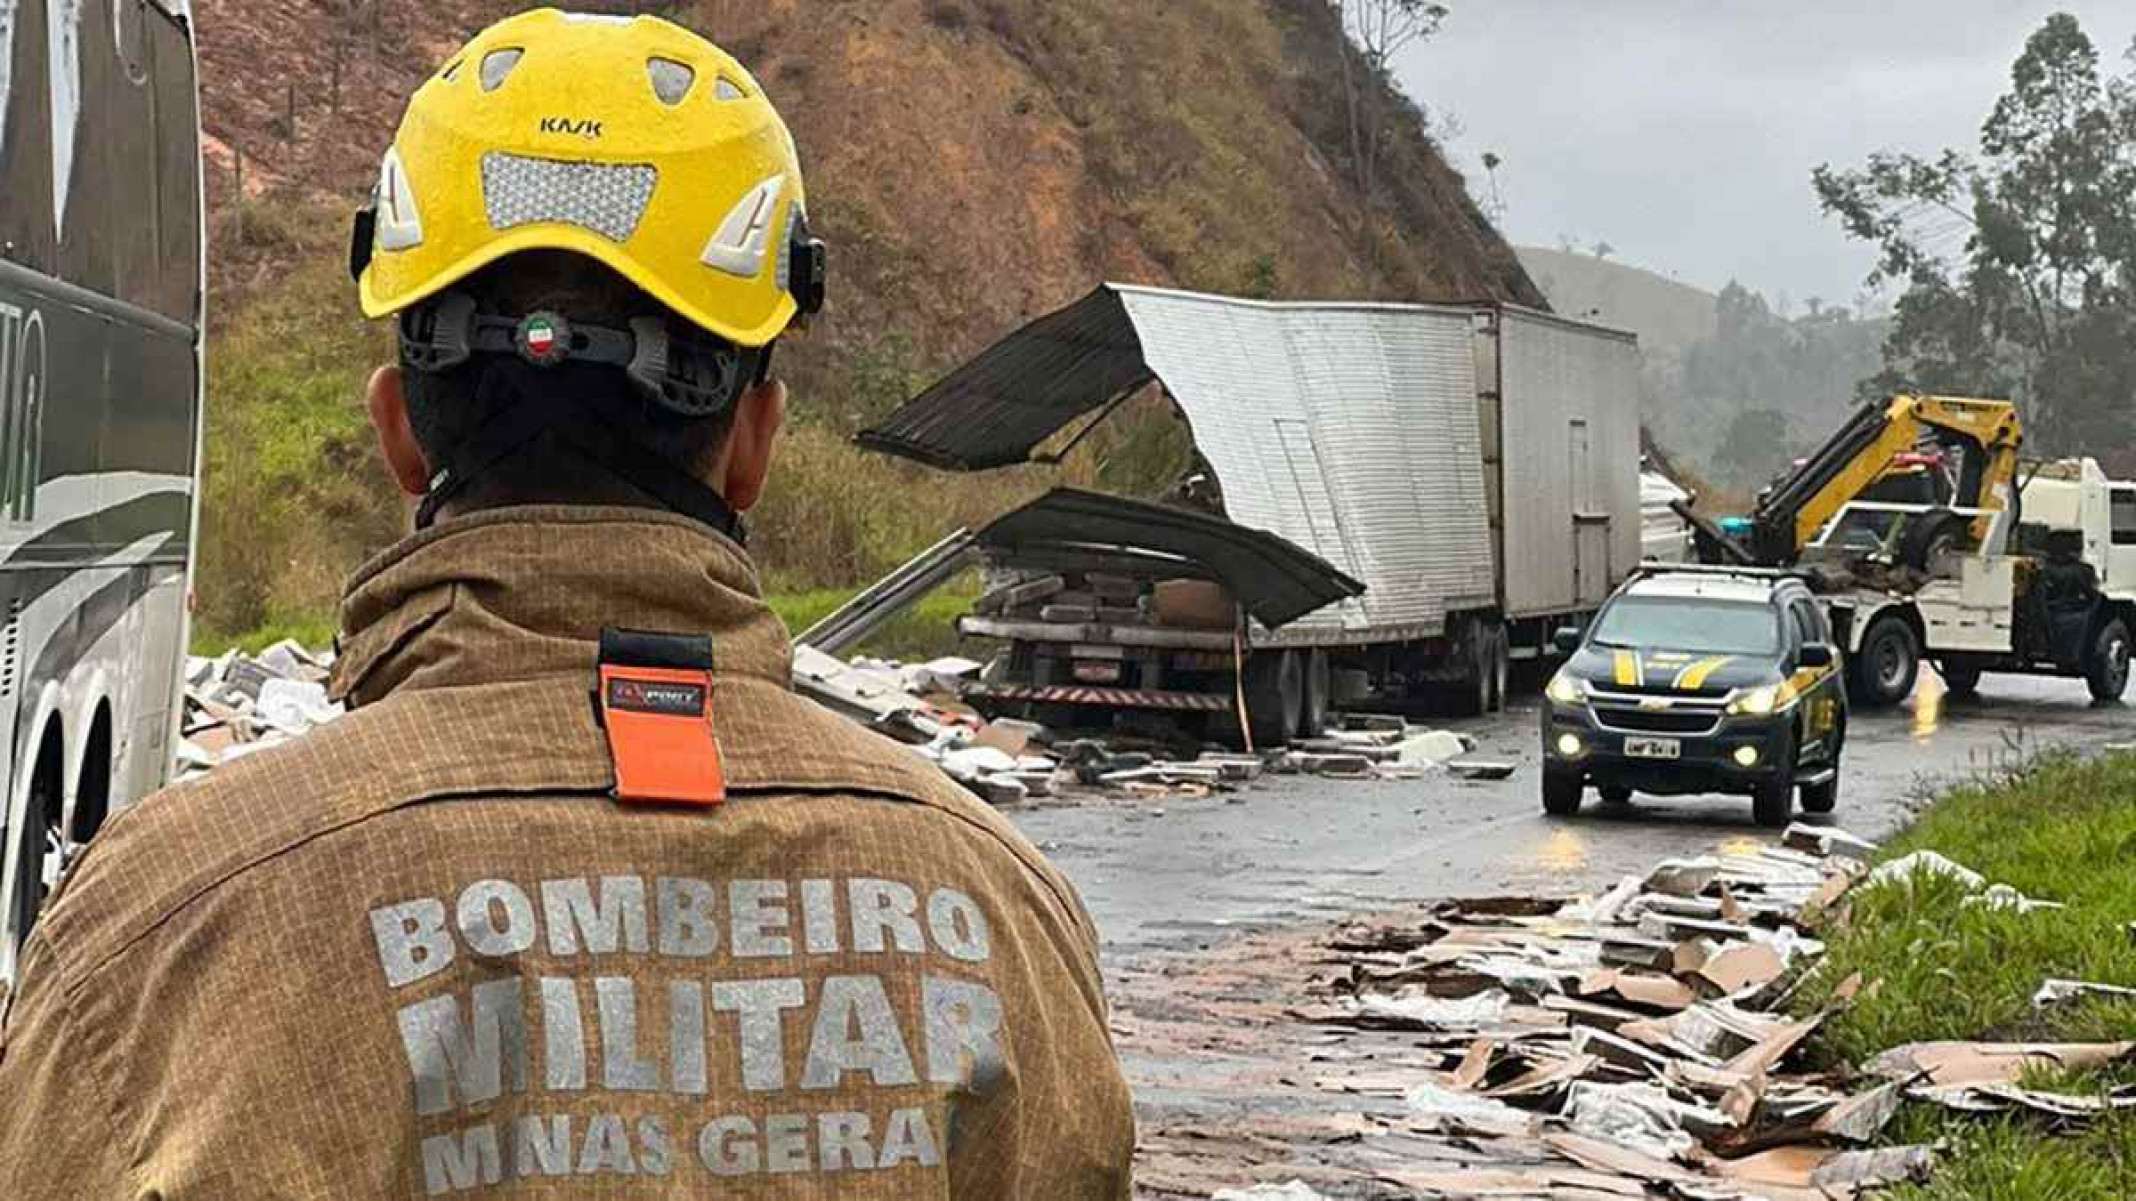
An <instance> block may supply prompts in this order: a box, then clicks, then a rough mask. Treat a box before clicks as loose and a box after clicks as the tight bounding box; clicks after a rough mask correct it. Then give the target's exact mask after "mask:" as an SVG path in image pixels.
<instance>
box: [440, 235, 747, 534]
mask: <svg viewBox="0 0 2136 1201" xmlns="http://www.w3.org/2000/svg"><path fill="white" fill-rule="evenodd" d="M456 287H457V290H459V291H461V292H465V293H467V294H468V295H470V296H472V297H474V299H475V304H476V306H477V307H478V308H479V309H480V310H481V311H482V312H485V313H494V314H500V315H507V316H521V315H524V314H527V313H533V312H538V311H547V312H553V313H557V314H559V315H561V316H563V317H565V318H566V319H568V320H570V321H575V322H578V323H582V324H592V325H606V326H611V327H614V328H617V329H623V328H628V326H629V324H630V321H631V319H632V318H634V317H646V316H668V311H667V310H666V309H665V308H664V307H662V306H661V304H660V302H659V301H657V300H654V299H653V298H652V297H651V296H649V295H647V294H646V293H645V292H643V291H641V290H640V289H639V288H638V287H636V286H635V285H633V284H632V283H631V282H630V281H628V280H626V279H624V278H623V277H622V276H621V275H618V274H616V273H615V272H614V271H612V270H610V269H609V268H608V267H607V266H605V265H604V264H601V263H599V262H596V261H595V260H593V259H590V258H587V257H585V256H584V255H578V254H572V253H571V252H569V251H563V250H533V251H526V252H523V253H520V254H515V255H509V256H507V257H505V258H503V259H499V260H498V261H497V262H495V263H492V264H491V265H489V266H488V267H485V268H483V269H482V270H481V271H478V272H476V273H475V274H474V275H471V276H469V277H468V278H467V279H465V280H462V281H461V282H460V283H459V284H458V285H456ZM670 319H671V320H679V318H672V317H670ZM495 362H496V360H495V359H493V358H491V357H489V356H485V355H476V356H475V357H474V358H471V359H469V360H468V361H467V362H465V363H462V364H460V365H459V366H457V367H453V368H450V369H448V370H445V371H438V372H430V371H418V370H415V369H413V368H404V369H403V372H402V380H403V389H404V391H405V393H406V395H407V399H408V424H409V426H410V427H411V428H412V429H413V431H414V434H415V440H416V443H417V445H419V446H421V447H422V450H423V457H424V458H425V459H426V460H427V461H428V462H429V463H430V465H431V467H432V469H433V470H435V469H436V468H437V467H438V466H439V465H440V464H442V463H443V462H445V461H446V460H447V459H448V458H449V457H450V456H451V454H452V452H453V451H454V450H455V449H456V448H457V447H459V446H460V445H461V444H462V443H464V442H465V441H466V440H467V439H468V438H469V437H470V436H472V435H473V434H474V433H475V431H477V430H479V429H481V428H482V426H483V425H485V424H486V423H488V422H489V420H490V419H491V418H492V417H494V416H496V414H497V411H498V404H497V402H494V401H491V400H486V399H485V398H484V396H483V387H482V385H483V380H484V377H485V375H486V373H487V372H488V371H489V370H490V369H491V368H492V366H493V365H494V364H495ZM553 386H554V387H556V388H557V389H559V390H560V391H562V392H564V393H566V394H567V395H569V396H570V398H571V399H572V400H573V401H574V402H575V403H578V404H582V405H585V406H586V407H587V408H589V409H591V410H592V411H593V412H595V413H596V414H598V415H599V416H600V418H601V420H602V421H603V422H604V423H605V424H607V425H608V427H609V428H610V429H612V430H614V431H616V432H617V433H618V434H621V435H622V436H624V437H625V438H628V439H629V440H630V441H633V442H636V443H637V444H639V445H640V446H643V447H645V448H646V449H648V450H651V451H653V452H654V453H656V454H658V455H660V456H661V457H663V458H665V459H667V460H669V461H670V462H673V463H676V464H678V465H680V466H683V467H685V468H702V467H705V466H708V465H709V463H710V460H711V458H712V456H713V455H714V454H716V453H718V451H719V448H720V446H721V445H722V444H723V443H725V442H726V440H727V433H728V431H729V430H730V429H732V428H733V424H734V410H733V408H732V407H731V406H730V407H728V408H726V409H724V410H722V411H720V412H719V413H717V414H715V415H713V416H711V417H699V418H684V417H679V416H677V415H675V414H673V413H671V412H669V411H668V410H666V409H664V408H662V407H660V406H659V405H656V404H654V403H653V402H652V401H650V400H649V399H647V398H646V397H645V396H644V395H643V394H641V393H639V392H638V391H637V390H636V389H635V388H634V387H633V386H632V385H631V384H630V382H629V380H628V379H627V377H626V376H625V375H624V372H623V369H622V368H621V367H605V366H583V365H576V364H573V365H569V366H566V367H565V368H563V369H560V370H558V371H557V372H556V373H555V376H554V380H553ZM649 502H650V498H649V497H647V496H646V495H644V494H643V493H640V492H639V491H637V490H636V489H634V488H633V487H631V485H630V482H629V481H628V480H625V479H622V478H619V477H618V476H616V475H615V473H613V472H611V471H609V470H608V469H606V468H604V467H601V466H600V465H598V464H596V463H595V462H594V461H593V460H591V459H589V458H587V457H586V456H584V455H583V454H581V453H579V452H577V451H575V450H573V449H572V448H571V445H570V444H569V443H568V442H567V441H566V440H564V439H562V438H559V437H555V436H553V435H552V436H544V437H541V438H537V439H535V440H534V441H533V442H530V443H528V444H527V445H526V446H525V447H524V448H523V449H521V450H520V451H519V452H518V453H516V454H513V455H511V456H509V457H508V458H506V459H504V460H503V461H501V462H499V463H497V464H495V465H493V466H491V467H490V468H488V469H487V470H485V471H484V472H483V473H482V476H481V478H478V479H473V480H470V481H468V482H467V484H466V485H465V486H464V487H463V488H462V489H461V491H460V492H459V493H458V494H457V495H456V496H454V497H453V499H452V502H451V504H450V506H449V509H450V510H451V511H453V512H462V513H464V512H470V511H473V510H476V509H494V508H499V507H502V506H505V505H523V504H573V503H577V504H646V503H649Z"/></svg>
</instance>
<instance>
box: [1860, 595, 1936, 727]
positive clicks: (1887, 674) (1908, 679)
mask: <svg viewBox="0 0 2136 1201" xmlns="http://www.w3.org/2000/svg"><path fill="white" fill-rule="evenodd" d="M1920 674H1921V640H1920V639H1919V638H1916V637H1915V636H1914V632H1913V627H1912V626H1910V625H1908V624H1906V620H1905V619H1904V618H1902V617H1899V616H1897V615H1895V614H1889V613H1887V614H1885V615H1884V616H1882V617H1879V618H1877V619H1876V621H1875V622H1873V623H1871V624H1870V626H1869V632H1868V633H1866V634H1864V635H1862V649H1861V652H1860V653H1859V654H1856V655H1855V656H1854V657H1853V658H1852V659H1849V660H1848V661H1847V676H1848V679H1847V684H1848V691H1849V692H1850V693H1852V694H1853V696H1854V699H1855V701H1856V702H1857V703H1859V704H1860V705H1862V706H1863V707H1864V708H1869V709H1888V708H1890V707H1891V706H1893V705H1896V704H1898V703H1899V702H1900V701H1903V700H1905V699H1906V698H1907V697H1908V696H1909V695H1911V694H1912V692H1913V689H1914V680H1915V678H1916V677H1918V676H1919V675H1920Z"/></svg>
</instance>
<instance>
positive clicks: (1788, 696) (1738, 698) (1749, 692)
mask: <svg viewBox="0 0 2136 1201" xmlns="http://www.w3.org/2000/svg"><path fill="white" fill-rule="evenodd" d="M1794 699H1795V690H1794V689H1793V688H1791V687H1789V686H1788V685H1787V684H1786V683H1785V682H1782V683H1779V684H1766V685H1764V686H1762V687H1759V688H1748V689H1745V690H1743V691H1741V692H1738V693H1736V695H1735V699H1734V700H1732V701H1729V702H1728V711H1729V712H1730V713H1732V714H1735V715H1736V716H1738V717H1765V716H1767V715H1769V714H1771V713H1772V712H1774V711H1775V710H1777V709H1780V708H1782V707H1783V706H1785V705H1786V704H1787V703H1788V702H1789V701H1792V700H1794Z"/></svg>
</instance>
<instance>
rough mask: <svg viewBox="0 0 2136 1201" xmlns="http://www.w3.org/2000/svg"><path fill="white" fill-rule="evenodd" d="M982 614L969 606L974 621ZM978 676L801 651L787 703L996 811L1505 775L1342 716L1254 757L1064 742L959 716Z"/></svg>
mask: <svg viewBox="0 0 2136 1201" xmlns="http://www.w3.org/2000/svg"><path fill="white" fill-rule="evenodd" d="M1129 583H1132V582H1131V581H1130V582H1129ZM1060 585H1061V580H1060V579H1059V578H1058V577H1053V578H1051V579H1042V580H1037V581H1030V582H1027V583H1025V584H1018V585H1014V586H1011V587H1008V588H1004V589H1002V590H1001V593H1002V595H1001V596H1000V598H999V599H997V600H995V601H994V602H992V603H994V604H996V605H999V606H1011V607H1021V606H1028V605H1032V604H1039V603H1047V604H1051V605H1054V606H1060V605H1067V604H1080V603H1083V601H1082V594H1080V593H1066V592H1063V591H1062V590H1061V588H1060ZM1100 591H1101V592H1102V591H1103V590H1102V589H1101V590H1100ZM1010 594H1015V595H1013V596H1012V595H1010ZM992 595H993V594H989V596H992ZM1181 595H1182V596H1184V595H1186V594H1185V593H1182V594H1181ZM1064 598H1065V599H1064ZM988 603H989V602H988V600H987V598H981V602H980V604H981V608H982V610H984V609H985V608H986V607H987V605H988ZM983 670H984V669H983V668H982V666H981V665H980V664H979V663H977V662H975V661H973V660H971V659H964V658H957V657H946V658H941V659H936V660H934V661H932V662H929V663H922V664H918V665H913V666H908V665H904V664H899V663H891V662H884V661H880V660H871V659H853V660H850V661H849V660H846V659H841V658H839V657H838V656H836V655H831V654H826V653H824V652H823V651H821V650H818V649H816V648H814V647H811V646H809V645H807V644H797V645H796V646H795V647H794V664H793V673H794V687H795V689H796V690H797V691H799V692H801V693H802V694H803V695H805V696H808V697H811V698H813V699H814V700H816V701H818V702H820V703H821V704H823V705H824V706H826V707H827V708H829V709H831V710H832V711H833V712H836V713H838V714H841V715H843V716H845V717H849V718H851V719H853V720H854V721H857V722H860V723H862V724H863V725H866V726H869V727H870V728H872V729H874V730H876V731H878V732H880V733H882V734H884V735H887V736H888V737H890V738H893V739H895V740H897V741H899V742H902V743H905V744H906V745H908V746H910V747H911V748H912V749H913V750H914V752H915V753H917V754H920V755H923V756H925V757H927V758H928V759H931V760H933V761H935V762H937V763H939V764H941V765H942V769H943V771H945V772H947V773H948V774H949V775H950V777H951V778H952V779H955V780H956V781H958V782H959V783H961V784H963V785H964V786H965V787H966V788H969V789H970V790H971V791H972V792H973V793H975V794H977V795H978V796H981V797H983V798H985V799H986V800H988V801H989V802H991V803H993V804H997V805H1013V804H1018V803H1021V802H1023V801H1026V800H1029V799H1032V798H1042V799H1043V798H1061V797H1077V798H1079V797H1091V796H1095V797H1122V798H1131V799H1139V800H1161V799H1164V798H1167V797H1182V798H1197V797H1208V796H1214V795H1216V794H1218V793H1225V792H1231V791H1234V790H1236V789H1238V788H1240V787H1242V786H1245V785H1248V784H1252V783H1253V782H1255V781H1256V780H1259V779H1260V778H1261V777H1262V776H1263V775H1266V774H1271V773H1274V774H1285V775H1295V774H1300V773H1304V774H1310V775H1318V776H1326V777H1329V778H1333V779H1352V780H1387V779H1407V778H1413V777H1415V776H1417V775H1419V774H1422V773H1424V772H1428V771H1436V770H1441V769H1444V770H1448V771H1452V772H1455V773H1458V774H1460V775H1462V776H1464V777H1466V778H1475V779H1504V778H1505V777H1507V776H1509V775H1511V774H1512V773H1513V770H1514V768H1513V766H1512V765H1511V764H1501V763H1489V762H1467V763H1454V762H1450V761H1452V760H1457V759H1459V758H1460V757H1461V756H1464V755H1467V754H1469V753H1470V751H1472V750H1473V749H1474V746H1473V744H1472V743H1471V742H1470V741H1469V739H1468V738H1466V737H1465V736H1463V735H1459V734H1455V733H1452V732H1450V731H1446V730H1419V729H1415V728H1413V727H1411V726H1409V725H1408V724H1407V723H1406V722H1404V721H1403V720H1402V719H1401V718H1399V717H1386V716H1382V715H1355V716H1349V717H1347V718H1346V720H1345V724H1344V727H1343V728H1341V729H1336V730H1330V731H1328V732H1327V733H1326V734H1325V735H1323V736H1321V737H1318V738H1313V739H1308V740H1305V741H1302V742H1300V743H1299V744H1298V745H1296V746H1295V747H1290V748H1282V749H1274V750H1269V751H1266V752H1263V753H1260V754H1239V753H1236V752H1233V751H1228V750H1224V749H1219V748H1215V747H1210V746H1203V745H1201V744H1199V743H1198V742H1196V741H1194V740H1191V739H1187V738H1186V737H1184V736H1183V735H1181V734H1179V733H1177V732H1176V731H1172V732H1171V734H1170V736H1169V737H1164V736H1160V735H1156V734H1151V735H1148V736H1137V735H1110V736H1107V737H1106V738H1102V739H1101V738H1092V737H1064V736H1062V735H1059V734H1056V733H1055V732H1054V731H1052V730H1050V729H1048V728H1047V727H1045V726H1043V725H1040V724H1039V723H1037V722H1031V721H1025V720H1021V719H1018V718H1014V717H995V718H992V719H991V720H990V719H988V718H987V717H985V716H983V715H982V714H981V713H980V712H979V711H978V710H977V709H975V708H974V707H973V706H972V705H970V704H967V703H966V700H967V697H968V696H969V695H972V694H974V692H975V690H978V689H981V688H983V684H982V683H981V679H980V677H981V675H982V672H983Z"/></svg>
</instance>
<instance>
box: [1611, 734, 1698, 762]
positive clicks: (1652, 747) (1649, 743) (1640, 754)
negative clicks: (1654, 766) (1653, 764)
mask: <svg viewBox="0 0 2136 1201" xmlns="http://www.w3.org/2000/svg"><path fill="white" fill-rule="evenodd" d="M1624 753H1625V754H1626V755H1627V756H1628V757H1630V758H1633V759H1681V758H1682V757H1683V754H1684V744H1683V742H1682V740H1680V739H1675V738H1627V739H1625V740H1624Z"/></svg>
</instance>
